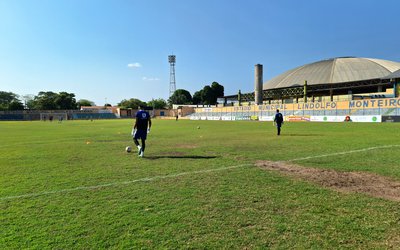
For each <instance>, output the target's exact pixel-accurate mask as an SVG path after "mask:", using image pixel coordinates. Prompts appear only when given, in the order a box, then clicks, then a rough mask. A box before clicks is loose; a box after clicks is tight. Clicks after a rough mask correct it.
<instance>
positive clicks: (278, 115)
mask: <svg viewBox="0 0 400 250" xmlns="http://www.w3.org/2000/svg"><path fill="white" fill-rule="evenodd" d="M274 122H276V123H278V124H281V123H283V115H282V114H281V113H276V115H275V119H274Z"/></svg>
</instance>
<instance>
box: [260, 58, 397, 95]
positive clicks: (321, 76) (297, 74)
mask: <svg viewBox="0 0 400 250" xmlns="http://www.w3.org/2000/svg"><path fill="white" fill-rule="evenodd" d="M397 70H400V63H399V62H393V61H387V60H381V59H373V58H359V57H337V58H331V59H327V60H322V61H318V62H314V63H310V64H306V65H303V66H300V67H297V68H295V69H292V70H289V71H287V72H285V73H283V74H281V75H279V76H277V77H275V78H273V79H271V80H269V81H266V82H264V85H263V89H277V88H288V87H295V86H303V85H304V81H305V80H307V85H318V84H335V83H344V82H357V81H363V80H371V79H380V78H383V77H385V78H386V76H388V75H389V74H391V73H393V72H395V71H397Z"/></svg>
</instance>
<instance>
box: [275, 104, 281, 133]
mask: <svg viewBox="0 0 400 250" xmlns="http://www.w3.org/2000/svg"><path fill="white" fill-rule="evenodd" d="M274 123H275V125H276V128H277V129H278V135H280V134H281V127H282V124H283V115H282V114H281V113H279V109H277V110H276V114H275V118H274Z"/></svg>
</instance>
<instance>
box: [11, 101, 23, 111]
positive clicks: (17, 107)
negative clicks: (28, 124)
mask: <svg viewBox="0 0 400 250" xmlns="http://www.w3.org/2000/svg"><path fill="white" fill-rule="evenodd" d="M8 109H9V110H24V104H22V102H21V101H20V100H13V101H12V102H10V105H8Z"/></svg>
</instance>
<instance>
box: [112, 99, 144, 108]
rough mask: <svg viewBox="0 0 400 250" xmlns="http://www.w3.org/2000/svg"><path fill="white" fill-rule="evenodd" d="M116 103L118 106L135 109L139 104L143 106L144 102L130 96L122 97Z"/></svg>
mask: <svg viewBox="0 0 400 250" xmlns="http://www.w3.org/2000/svg"><path fill="white" fill-rule="evenodd" d="M117 105H118V107H120V108H131V109H137V108H138V107H139V106H143V107H145V106H146V103H145V102H143V101H141V100H139V99H136V98H131V99H129V100H126V99H124V100H122V101H121V102H120V103H118V104H117Z"/></svg>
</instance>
